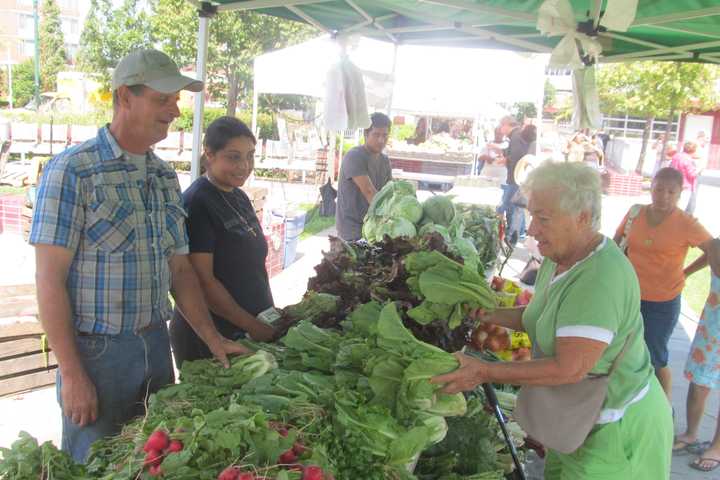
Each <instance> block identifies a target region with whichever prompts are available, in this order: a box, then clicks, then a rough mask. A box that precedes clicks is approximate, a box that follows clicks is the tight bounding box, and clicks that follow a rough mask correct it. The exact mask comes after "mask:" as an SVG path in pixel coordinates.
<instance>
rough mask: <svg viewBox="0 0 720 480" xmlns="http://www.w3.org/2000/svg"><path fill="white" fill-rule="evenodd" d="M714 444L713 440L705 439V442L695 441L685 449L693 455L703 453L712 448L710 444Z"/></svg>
mask: <svg viewBox="0 0 720 480" xmlns="http://www.w3.org/2000/svg"><path fill="white" fill-rule="evenodd" d="M711 444H712V442H711V441H709V440H705V441H704V442H695V443H692V444H690V445H688V446H686V447H685V450H687V452H688V453H691V454H693V455H702V454H703V453H704V452H705V450H707V449H708V448H710V445H711Z"/></svg>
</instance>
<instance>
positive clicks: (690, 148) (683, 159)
mask: <svg viewBox="0 0 720 480" xmlns="http://www.w3.org/2000/svg"><path fill="white" fill-rule="evenodd" d="M696 151H697V145H695V143H693V142H685V144H684V145H683V150H682V152H677V153H676V154H675V155H673V157H672V160H671V161H670V167H672V168H674V169H675V170H678V171H679V172H680V173H682V177H683V191H682V194H681V195H682V198H683V202H682V203H683V204H685V205H686V207H685V211H686V212H687V213H689V214H691V215H692V213H693V212H694V211H695V201H696V200H697V195H696V191H697V177H698V169H697V165H696V164H695V159H694V158H693V155H695V152H696Z"/></svg>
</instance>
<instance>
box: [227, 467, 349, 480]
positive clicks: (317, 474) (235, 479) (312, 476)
mask: <svg viewBox="0 0 720 480" xmlns="http://www.w3.org/2000/svg"><path fill="white" fill-rule="evenodd" d="M298 471H301V472H302V480H335V477H333V475H332V474H330V473H327V472H325V471H324V470H323V469H322V468H320V467H318V466H317V465H305V466H303V465H299V466H298ZM217 480H268V477H258V476H256V475H255V473H253V472H248V471H245V470H243V469H242V468H240V467H239V466H237V465H230V466H229V467H227V468H226V469H225V470H223V471H222V472H220V475H218V477H217Z"/></svg>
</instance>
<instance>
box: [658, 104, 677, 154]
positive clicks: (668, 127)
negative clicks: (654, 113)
mask: <svg viewBox="0 0 720 480" xmlns="http://www.w3.org/2000/svg"><path fill="white" fill-rule="evenodd" d="M674 119H675V107H673V108H672V110H670V116H669V118H668V121H667V124H666V125H665V138H664V139H663V144H662V150H661V151H660V158H661V159H662V160H661V161H665V150H666V149H667V142H668V139H669V138H670V132H671V131H672V124H673V120H674Z"/></svg>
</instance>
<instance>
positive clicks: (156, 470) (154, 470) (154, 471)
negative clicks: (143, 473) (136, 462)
mask: <svg viewBox="0 0 720 480" xmlns="http://www.w3.org/2000/svg"><path fill="white" fill-rule="evenodd" d="M148 473H149V474H150V476H151V477H160V476H162V474H163V471H162V467H161V466H160V465H153V466H151V467H150V470H149V471H148Z"/></svg>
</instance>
